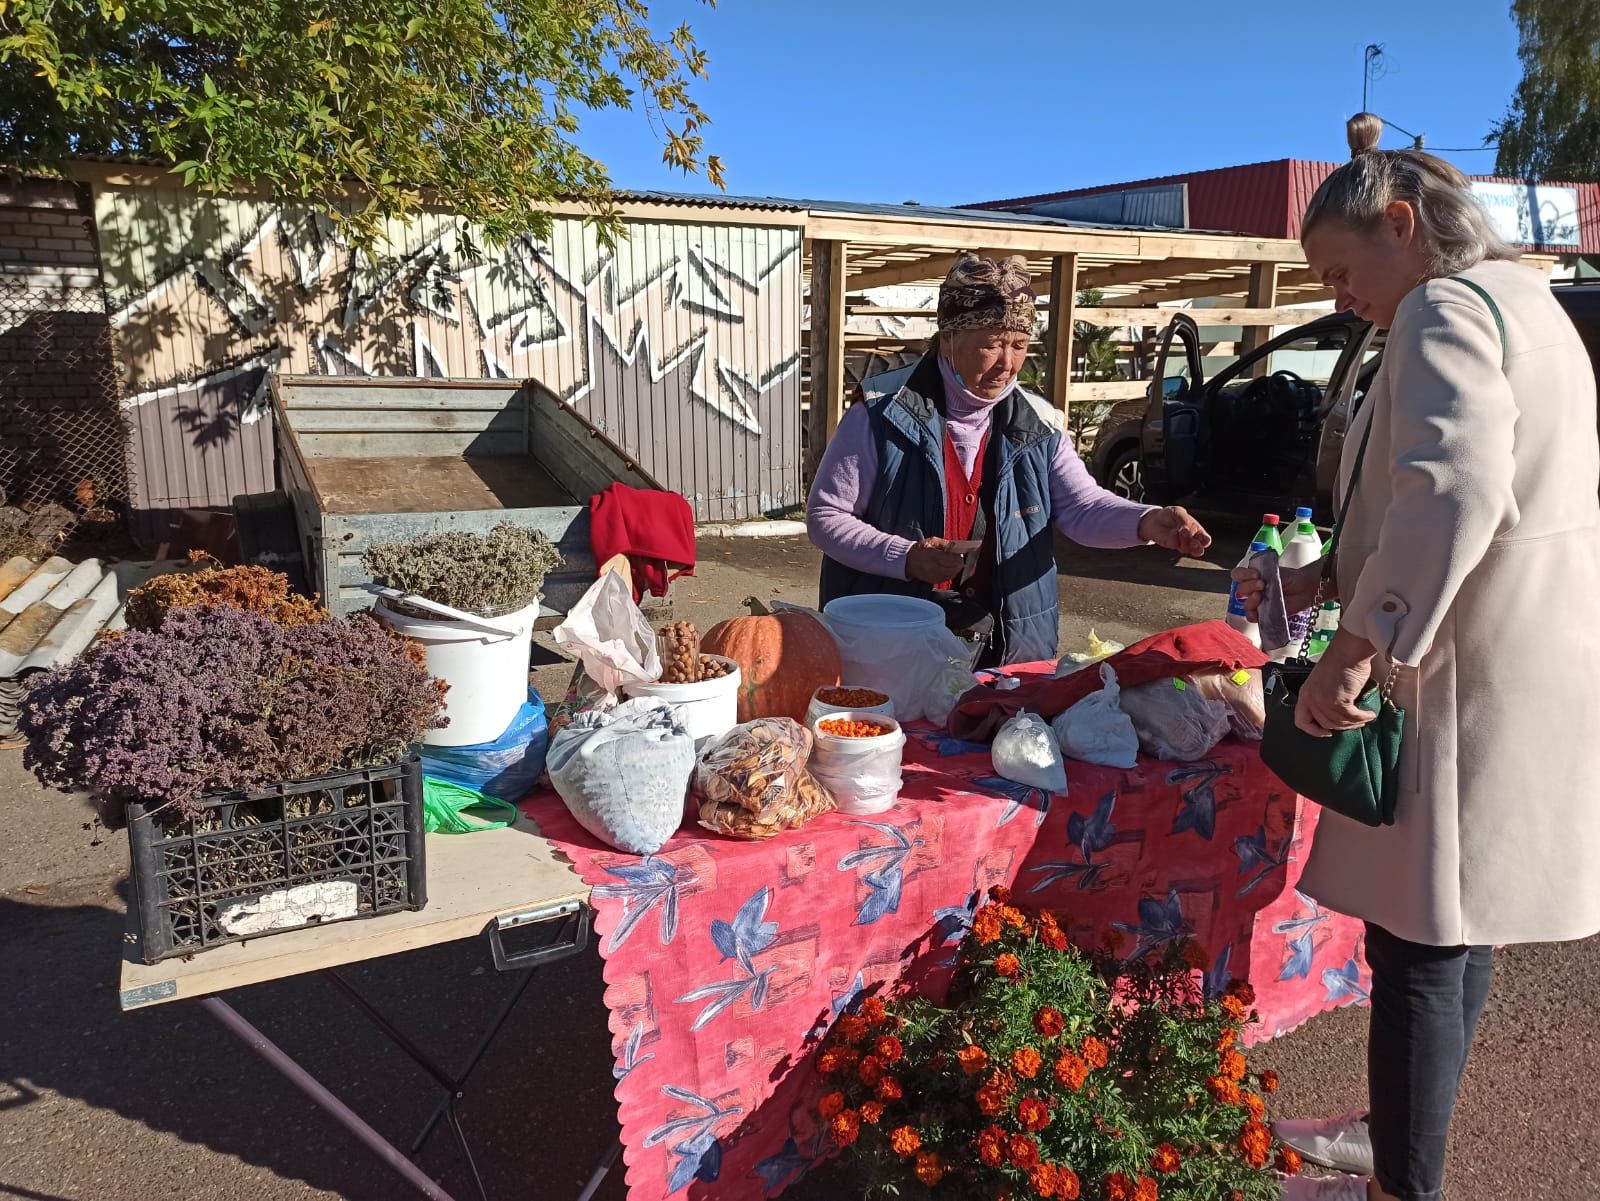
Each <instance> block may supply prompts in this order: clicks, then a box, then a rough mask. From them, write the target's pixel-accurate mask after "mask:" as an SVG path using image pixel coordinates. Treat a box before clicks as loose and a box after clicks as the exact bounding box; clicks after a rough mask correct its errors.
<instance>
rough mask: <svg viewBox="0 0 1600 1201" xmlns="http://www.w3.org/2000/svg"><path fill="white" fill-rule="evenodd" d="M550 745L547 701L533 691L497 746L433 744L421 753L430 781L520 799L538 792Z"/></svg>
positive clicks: (493, 744)
mask: <svg viewBox="0 0 1600 1201" xmlns="http://www.w3.org/2000/svg"><path fill="white" fill-rule="evenodd" d="M549 745H550V731H549V730H548V729H547V728H546V724H545V713H544V702H543V701H542V700H540V699H539V694H538V693H537V692H535V691H534V690H533V689H531V688H530V689H528V699H527V701H526V702H524V704H523V706H522V708H520V709H518V710H517V715H516V717H514V718H512V720H511V724H510V725H509V726H507V727H506V731H505V733H504V734H501V735H500V737H498V738H496V739H495V740H494V741H492V742H480V743H478V744H477V745H476V746H428V745H427V744H426V743H424V744H423V745H422V747H421V748H419V750H418V754H420V755H421V756H422V774H423V775H424V776H425V777H426V778H427V779H429V780H437V781H439V782H441V783H446V784H456V785H459V786H460V787H462V788H469V789H471V790H472V791H474V792H481V793H484V794H486V795H488V796H492V797H499V798H500V799H501V800H506V801H520V800H521V799H522V798H523V797H525V796H527V795H528V794H529V793H530V792H532V791H533V789H534V786H535V785H536V784H537V783H538V781H539V776H540V774H541V773H542V772H543V771H544V757H545V753H546V751H547V750H548V749H549Z"/></svg>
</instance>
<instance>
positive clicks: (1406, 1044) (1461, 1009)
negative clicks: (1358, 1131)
mask: <svg viewBox="0 0 1600 1201" xmlns="http://www.w3.org/2000/svg"><path fill="white" fill-rule="evenodd" d="M1367 964H1368V966H1369V967H1371V968H1372V1031H1371V1034H1370V1036H1369V1038H1368V1040H1367V1086H1368V1089H1369V1092H1370V1095H1371V1104H1372V1111H1371V1116H1370V1117H1369V1118H1368V1128H1369V1130H1370V1131H1371V1134H1372V1155H1373V1159H1374V1161H1375V1163H1376V1166H1377V1176H1378V1183H1379V1184H1380V1185H1381V1186H1382V1187H1383V1190H1384V1191H1385V1192H1386V1193H1388V1194H1390V1195H1391V1196H1394V1197H1398V1198H1400V1201H1435V1199H1436V1198H1437V1197H1438V1196H1439V1192H1440V1190H1441V1189H1442V1188H1443V1187H1444V1153H1445V1143H1446V1140H1447V1138H1448V1136H1449V1133H1450V1117H1451V1115H1452V1114H1453V1113H1454V1112H1455V1107H1456V1094H1457V1092H1458V1091H1459V1090H1460V1087H1461V1074H1462V1072H1463V1071H1465V1069H1466V1066H1467V1053H1468V1052H1469V1051H1471V1050H1472V1036H1473V1033H1474V1032H1475V1031H1476V1030H1477V1027H1478V1015H1479V1014H1480V1013H1482V1012H1483V1002H1484V999H1485V998H1486V997H1487V996H1488V995H1489V977H1490V975H1491V973H1492V972H1493V970H1494V962H1493V958H1492V948H1490V947H1430V946H1424V945H1422V944H1420V943H1414V942H1407V941H1406V940H1405V939H1403V938H1396V937H1395V936H1394V935H1393V934H1390V933H1389V932H1388V931H1387V930H1385V929H1383V927H1381V926H1375V925H1373V924H1372V923H1371V922H1368V923H1367Z"/></svg>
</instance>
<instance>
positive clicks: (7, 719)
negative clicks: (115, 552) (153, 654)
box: [0, 555, 189, 740]
mask: <svg viewBox="0 0 1600 1201" xmlns="http://www.w3.org/2000/svg"><path fill="white" fill-rule="evenodd" d="M188 568H189V564H188V563H187V562H175V561H173V560H170V559H169V560H155V561H144V562H127V563H111V564H103V563H101V562H100V560H99V559H85V560H84V561H83V562H81V563H73V562H71V561H69V560H67V559H63V558H62V557H61V556H60V555H55V556H52V557H51V558H48V559H45V560H44V561H42V562H39V561H36V560H33V559H29V558H26V557H24V556H21V555H19V556H17V557H16V558H14V559H12V560H10V561H9V562H7V563H6V564H5V565H4V566H0V740H4V739H10V738H15V737H16V734H17V711H18V707H19V705H20V704H21V702H22V694H23V692H24V691H25V689H26V687H27V681H28V677H30V676H32V675H33V674H34V673H36V672H39V671H43V670H45V669H46V668H50V667H58V666H61V665H63V664H66V663H71V662H72V661H73V660H74V659H76V658H77V657H78V656H79V655H81V654H82V653H83V652H84V650H85V648H87V647H88V646H89V645H90V644H91V643H93V642H94V640H95V639H96V638H98V637H99V636H100V635H101V634H102V633H104V632H105V631H106V630H119V629H122V628H123V627H124V622H123V609H124V607H125V606H126V604H127V600H128V593H129V592H131V591H133V589H135V588H137V587H138V586H139V585H140V584H142V583H144V582H145V581H146V580H148V579H150V578H151V577H152V576H156V575H162V574H165V573H166V572H170V571H184V570H187V569H188Z"/></svg>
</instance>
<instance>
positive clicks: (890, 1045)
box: [872, 1034, 906, 1064]
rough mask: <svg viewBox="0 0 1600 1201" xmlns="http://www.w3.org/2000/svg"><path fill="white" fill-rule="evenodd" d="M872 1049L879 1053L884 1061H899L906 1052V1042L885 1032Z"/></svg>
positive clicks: (879, 1056)
mask: <svg viewBox="0 0 1600 1201" xmlns="http://www.w3.org/2000/svg"><path fill="white" fill-rule="evenodd" d="M872 1049H873V1050H874V1051H876V1052H877V1053H878V1058H879V1059H881V1060H883V1062H884V1063H891V1064H892V1063H899V1062H900V1057H901V1056H902V1055H904V1054H905V1053H906V1048H905V1044H904V1043H902V1042H901V1041H900V1040H899V1039H898V1038H896V1037H895V1036H894V1035H892V1034H885V1035H884V1036H883V1037H882V1038H880V1039H879V1040H878V1041H877V1042H876V1043H874V1044H873V1047H872Z"/></svg>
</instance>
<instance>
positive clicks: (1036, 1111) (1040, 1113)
mask: <svg viewBox="0 0 1600 1201" xmlns="http://www.w3.org/2000/svg"><path fill="white" fill-rule="evenodd" d="M841 1100H842V1098H841ZM1017 1121H1018V1122H1019V1123H1020V1124H1021V1125H1022V1128H1023V1129H1024V1130H1033V1131H1038V1130H1043V1129H1044V1128H1045V1127H1046V1126H1048V1125H1049V1124H1050V1106H1049V1105H1048V1104H1047V1103H1046V1102H1044V1101H1042V1100H1040V1099H1039V1098H1038V1097H1024V1098H1022V1100H1020V1101H1018V1102H1017Z"/></svg>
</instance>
